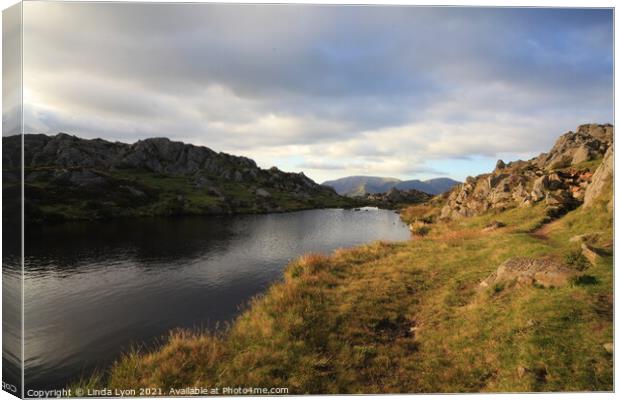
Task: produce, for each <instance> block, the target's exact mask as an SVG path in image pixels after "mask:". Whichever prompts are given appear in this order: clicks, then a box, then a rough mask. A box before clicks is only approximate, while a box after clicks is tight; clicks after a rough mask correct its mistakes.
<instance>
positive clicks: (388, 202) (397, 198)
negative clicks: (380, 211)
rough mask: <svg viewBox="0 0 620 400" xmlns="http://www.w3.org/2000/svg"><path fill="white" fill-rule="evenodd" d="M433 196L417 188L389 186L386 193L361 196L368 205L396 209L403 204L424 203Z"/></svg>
mask: <svg viewBox="0 0 620 400" xmlns="http://www.w3.org/2000/svg"><path fill="white" fill-rule="evenodd" d="M432 197H433V196H431V195H430V194H428V193H424V192H421V191H419V190H415V189H410V190H399V189H396V188H391V189H390V190H388V191H387V192H386V193H368V194H366V195H365V196H363V197H362V199H363V201H364V202H365V203H367V204H368V205H373V206H377V207H381V208H387V209H396V208H400V207H403V206H405V205H410V204H417V203H424V202H426V201H428V200H430V199H431V198H432Z"/></svg>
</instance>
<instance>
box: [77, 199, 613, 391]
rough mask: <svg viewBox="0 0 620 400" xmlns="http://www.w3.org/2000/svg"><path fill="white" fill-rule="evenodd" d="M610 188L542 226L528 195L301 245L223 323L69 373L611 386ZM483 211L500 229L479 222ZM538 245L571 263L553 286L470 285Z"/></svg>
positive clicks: (362, 387) (360, 385) (305, 386)
mask: <svg viewBox="0 0 620 400" xmlns="http://www.w3.org/2000/svg"><path fill="white" fill-rule="evenodd" d="M609 196H611V188H610V190H609V193H608V196H607V199H605V198H602V199H600V200H599V202H598V203H597V204H596V205H595V206H594V207H593V208H591V209H588V210H582V209H577V210H575V211H572V212H570V213H568V214H567V215H565V216H564V217H562V218H561V219H559V220H556V221H554V222H552V223H551V224H547V225H544V223H545V222H546V221H547V217H546V213H545V210H544V208H543V206H542V205H538V206H536V207H533V208H521V209H514V210H510V211H506V212H503V213H496V214H488V215H484V216H481V217H475V218H469V219H463V220H460V221H456V222H450V223H436V224H432V225H431V227H430V230H429V231H428V233H427V234H426V235H425V236H423V237H418V238H415V239H413V240H411V241H408V242H406V243H381V242H379V243H374V244H370V245H366V246H361V247H356V248H353V249H346V250H339V251H336V252H334V253H333V254H331V255H329V256H325V255H317V254H310V255H306V256H303V257H301V258H300V259H298V260H296V261H294V262H292V263H291V264H290V265H289V266H288V267H287V269H286V271H285V275H284V278H283V280H282V282H280V283H277V284H275V285H273V286H272V287H271V288H270V289H269V290H268V291H267V292H266V293H265V294H264V295H262V296H259V297H257V298H255V299H254V300H253V301H252V302H251V304H250V305H249V306H248V308H247V309H246V311H245V312H243V313H242V314H241V315H240V317H239V318H238V319H237V320H236V321H235V322H234V323H233V324H232V325H231V326H230V327H229V328H228V329H226V330H225V331H222V332H219V333H218V334H208V333H191V332H176V333H173V334H171V335H170V337H169V338H168V342H167V343H166V344H164V345H163V346H162V347H161V348H160V349H158V350H156V351H154V352H150V353H144V352H143V353H140V352H134V353H131V354H128V355H126V356H125V357H123V358H122V359H121V360H119V361H118V362H117V363H116V364H115V365H114V366H113V367H112V369H111V370H110V371H109V372H108V373H106V374H105V376H101V377H93V378H92V379H91V380H90V381H89V382H80V383H78V385H79V386H84V385H88V386H92V387H101V386H107V387H110V388H120V389H128V388H138V387H160V388H162V389H163V390H164V394H166V393H167V391H168V390H169V389H170V388H180V387H185V386H188V385H189V386H205V387H213V386H234V387H237V386H247V387H250V386H251V387H288V388H289V390H290V393H292V394H296V393H403V392H480V391H482V392H485V391H489V392H497V391H501V392H503V391H580V390H612V388H613V387H612V382H613V380H612V378H613V376H612V375H613V372H612V362H613V356H612V354H610V352H609V351H608V350H606V349H605V348H604V345H605V344H607V343H610V342H612V340H613V339H612V327H613V326H612V309H613V308H612V307H613V300H612V299H613V294H612V284H613V282H612V273H613V271H612V268H613V267H612V246H611V243H612V214H611V212H610V211H609V210H607V208H606V205H607V201H608V199H609ZM421 207H425V206H421ZM429 212H430V213H432V212H433V210H431V209H423V208H414V209H410V210H408V211H407V213H406V215H407V216H409V217H413V216H415V215H417V214H428V213H429ZM491 221H500V222H502V223H503V224H505V227H502V228H499V229H495V230H491V231H489V230H485V229H484V227H485V226H487V225H488V224H489V223H490V222H491ZM541 226H542V227H543V230H540V228H541ZM534 232H536V234H533V233H534ZM584 233H597V236H596V239H595V243H594V245H596V247H597V248H599V249H601V250H600V252H601V257H600V259H599V260H598V261H597V262H596V263H595V264H594V265H590V264H584V263H583V260H582V259H581V258H580V256H579V244H578V243H574V242H570V241H569V239H570V238H571V237H573V236H574V235H578V234H584ZM543 255H545V256H553V257H556V258H558V259H561V260H564V262H565V263H566V264H567V265H569V266H574V267H575V268H579V269H583V268H586V269H585V271H584V272H583V274H584V275H582V276H581V277H580V278H578V279H574V280H573V281H572V282H571V283H570V284H569V285H566V286H563V287H557V288H542V287H536V286H525V287H523V286H518V285H512V284H507V285H497V286H493V287H489V288H487V289H480V286H479V283H480V281H481V280H483V279H484V278H486V277H487V276H488V275H489V274H491V273H492V272H494V271H495V270H496V269H497V267H498V265H500V264H501V263H502V262H503V261H505V260H506V259H508V258H510V257H515V256H531V257H538V256H543Z"/></svg>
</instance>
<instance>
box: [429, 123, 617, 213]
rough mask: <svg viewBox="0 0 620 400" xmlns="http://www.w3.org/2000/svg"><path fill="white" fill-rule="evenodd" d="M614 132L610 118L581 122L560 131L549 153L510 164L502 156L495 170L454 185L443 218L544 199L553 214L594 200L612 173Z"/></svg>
mask: <svg viewBox="0 0 620 400" xmlns="http://www.w3.org/2000/svg"><path fill="white" fill-rule="evenodd" d="M613 133H614V128H613V126H612V125H609V124H607V125H598V124H587V125H581V126H579V128H578V129H577V131H576V132H568V133H566V134H564V135H562V136H560V138H559V139H558V140H557V142H556V143H555V145H554V146H553V148H552V149H551V150H550V151H549V152H548V153H543V154H541V155H539V156H538V157H536V158H533V159H531V160H529V161H515V162H510V163H508V164H505V163H504V162H503V161H501V160H499V161H498V162H497V166H496V168H495V170H493V172H491V173H489V174H483V175H479V176H477V177H475V178H474V177H469V178H467V180H466V182H465V183H463V184H462V185H459V186H457V187H456V188H454V189H453V190H452V191H451V192H450V194H449V195H448V197H447V199H446V202H445V205H444V207H443V208H442V210H441V215H440V218H441V219H456V218H460V217H469V216H474V215H481V214H483V213H485V212H486V211H488V210H496V211H503V210H506V209H509V208H515V207H531V206H533V205H534V204H536V203H540V202H544V204H545V205H546V206H547V209H548V211H549V213H550V214H551V215H560V214H563V213H565V212H567V211H569V210H572V209H574V208H576V207H577V206H579V205H581V204H584V206H588V204H589V203H590V202H591V199H593V198H595V197H597V193H595V192H597V191H599V192H600V190H602V187H603V186H604V184H605V182H606V181H608V180H609V179H610V176H611V171H612V169H613ZM595 171H596V172H595ZM611 206H612V204H611V203H610V207H611Z"/></svg>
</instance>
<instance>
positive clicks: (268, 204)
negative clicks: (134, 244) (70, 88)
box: [2, 133, 351, 221]
mask: <svg viewBox="0 0 620 400" xmlns="http://www.w3.org/2000/svg"><path fill="white" fill-rule="evenodd" d="M21 140H22V137H21V136H10V137H4V138H3V140H2V144H3V150H4V151H3V177H4V182H5V188H6V187H7V184H8V185H9V186H10V185H19V182H20V179H19V176H20V161H21V160H20V157H19V156H18V155H19V154H20V153H21ZM23 141H24V167H25V168H24V178H25V183H26V185H25V190H26V203H27V204H26V207H27V209H28V213H27V215H28V217H31V218H32V219H34V220H36V221H44V220H52V219H53V220H64V219H99V218H113V217H116V216H135V215H180V214H183V215H184V214H231V213H246V212H249V213H253V212H280V211H287V210H297V209H309V208H320V207H334V206H349V205H351V200H348V199H345V198H343V197H341V196H339V195H338V194H337V193H336V192H335V191H334V190H333V189H331V188H328V187H325V186H321V185H318V184H317V183H315V182H314V181H312V180H311V179H310V178H308V177H307V176H305V175H304V174H303V173H289V172H284V171H281V170H279V169H278V168H276V167H272V168H269V169H262V168H259V167H258V166H257V165H256V163H255V162H254V161H253V160H251V159H249V158H246V157H238V156H233V155H230V154H226V153H218V152H215V151H213V150H211V149H209V148H207V147H202V146H194V145H190V144H184V143H181V142H174V141H171V140H169V139H166V138H153V139H146V140H140V141H138V142H136V143H134V144H126V143H119V142H108V141H105V140H102V139H92V140H87V139H81V138H78V137H76V136H70V135H67V134H64V133H60V134H58V135H55V136H47V135H24V136H23ZM16 155H17V156H16ZM52 214H53V215H52Z"/></svg>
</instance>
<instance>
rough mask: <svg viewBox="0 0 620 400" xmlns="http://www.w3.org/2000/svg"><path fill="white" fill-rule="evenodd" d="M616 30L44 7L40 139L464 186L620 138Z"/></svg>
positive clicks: (541, 16)
mask: <svg viewBox="0 0 620 400" xmlns="http://www.w3.org/2000/svg"><path fill="white" fill-rule="evenodd" d="M612 30H613V14H612V11H611V10H609V9H542V8H450V7H442V8H438V7H435V8H433V7H396V6H391V7H390V6H304V5H225V4H211V5H206V4H153V3H150V4H145V3H142V4H136V3H134V4H130V3H121V4H119V3H86V4H84V3H82V4H75V3H51V2H27V3H25V4H24V48H23V51H24V68H23V73H24V93H23V95H24V122H25V131H26V132H29V133H46V134H55V133H57V132H67V133H70V134H74V135H76V136H80V137H85V138H95V137H100V138H104V139H107V140H114V141H122V142H128V143H133V142H135V141H137V140H140V139H144V138H148V137H162V136H164V137H168V138H170V139H172V140H179V141H183V142H187V143H193V144H197V145H204V146H207V147H210V148H212V149H214V150H216V151H224V152H227V153H231V154H235V155H243V156H247V157H251V158H253V159H254V160H256V161H257V163H258V164H259V166H261V167H264V168H269V167H271V166H273V165H275V166H278V167H279V168H280V169H282V170H285V171H294V172H299V171H303V172H304V173H306V175H308V176H310V177H311V178H312V179H314V180H315V181H317V182H322V181H324V180H327V179H335V178H339V177H344V176H349V175H374V176H388V177H395V178H400V179H428V178H434V177H439V176H448V177H452V178H454V179H458V180H464V179H465V177H467V176H468V175H477V174H479V173H483V172H488V171H489V170H491V169H492V168H493V167H494V165H495V162H496V160H497V159H498V158H502V159H504V160H505V161H510V160H515V159H528V158H531V157H533V156H535V155H538V154H539V153H540V152H543V151H546V150H548V149H549V148H550V147H551V146H552V145H553V143H554V141H555V140H556V139H557V137H558V136H559V135H561V134H562V133H565V132H567V131H569V130H575V129H576V128H577V126H578V125H580V124H582V123H589V122H598V123H608V122H610V123H613V120H612V118H613V108H612V104H613V81H612V71H613V55H612ZM9 114H10V113H7V112H3V120H5V121H4V122H6V123H8V122H9V121H10V119H11V115H9Z"/></svg>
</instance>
